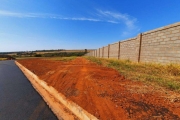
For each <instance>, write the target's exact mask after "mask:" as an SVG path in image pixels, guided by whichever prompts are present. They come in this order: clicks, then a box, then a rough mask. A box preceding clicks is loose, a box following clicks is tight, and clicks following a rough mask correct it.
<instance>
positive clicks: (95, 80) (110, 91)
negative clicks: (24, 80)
mask: <svg viewBox="0 0 180 120" xmlns="http://www.w3.org/2000/svg"><path fill="white" fill-rule="evenodd" d="M18 62H19V63H21V64H22V65H24V66H25V67H26V68H28V69H29V70H31V71H32V72H34V73H35V74H36V75H38V76H39V78H40V79H42V80H44V81H45V82H47V84H48V85H49V86H53V87H54V88H55V89H56V90H58V91H59V92H60V93H62V94H64V95H65V96H66V97H67V98H68V99H70V100H72V101H73V102H75V103H77V104H78V105H79V106H81V107H82V108H84V109H85V110H87V111H88V112H89V113H91V114H93V115H94V116H96V117H97V118H99V119H103V120H110V119H111V120H120V119H122V120H125V119H176V120H177V119H180V97H179V98H178V97H177V95H178V94H175V93H173V92H172V91H162V90H159V89H156V88H155V87H153V86H147V85H144V84H142V83H140V82H134V81H130V80H126V79H125V78H124V77H123V76H121V75H120V74H119V73H118V72H117V71H116V70H114V69H110V68H105V67H101V66H98V65H96V64H94V63H91V62H90V61H88V60H86V59H85V58H77V59H75V60H72V61H69V62H62V61H52V60H43V59H29V60H20V61H18ZM172 95H175V96H176V97H173V96H172ZM170 96H172V97H170Z"/></svg>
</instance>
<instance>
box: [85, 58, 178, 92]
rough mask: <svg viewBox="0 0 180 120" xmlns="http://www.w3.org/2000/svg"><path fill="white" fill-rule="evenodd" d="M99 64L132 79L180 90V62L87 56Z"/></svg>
mask: <svg viewBox="0 0 180 120" xmlns="http://www.w3.org/2000/svg"><path fill="white" fill-rule="evenodd" d="M86 58H87V59H89V60H90V61H92V62H95V63H97V64H99V65H102V66H106V67H110V68H113V69H116V70H118V71H119V73H120V74H121V75H123V76H125V77H126V78H127V79H130V80H138V81H142V82H145V83H150V84H151V83H153V84H155V85H159V86H162V87H165V88H167V89H171V90H175V91H179V92H180V64H167V65H162V64H155V63H136V62H131V61H129V60H115V59H103V58H95V57H86Z"/></svg>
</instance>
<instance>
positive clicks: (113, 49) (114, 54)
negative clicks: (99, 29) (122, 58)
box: [109, 42, 119, 58]
mask: <svg viewBox="0 0 180 120" xmlns="http://www.w3.org/2000/svg"><path fill="white" fill-rule="evenodd" d="M118 51H119V42H117V43H114V44H110V47H109V58H118V54H119V52H118Z"/></svg>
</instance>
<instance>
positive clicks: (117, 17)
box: [0, 10, 139, 36]
mask: <svg viewBox="0 0 180 120" xmlns="http://www.w3.org/2000/svg"><path fill="white" fill-rule="evenodd" d="M0 16H7V17H19V18H46V19H59V20H72V21H91V22H108V23H111V24H121V25H122V24H124V25H125V26H126V29H125V30H124V32H123V33H122V35H123V36H124V35H128V33H131V32H132V31H133V30H135V31H137V30H138V29H139V28H138V27H137V26H136V22H137V19H136V18H134V17H132V16H130V15H128V14H122V13H120V12H112V11H102V10H97V11H96V13H95V15H94V16H93V17H66V16H61V15H57V14H46V13H42V14H39V13H18V12H11V11H4V10H0Z"/></svg>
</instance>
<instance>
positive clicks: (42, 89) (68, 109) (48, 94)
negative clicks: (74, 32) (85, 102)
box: [15, 61, 98, 120]
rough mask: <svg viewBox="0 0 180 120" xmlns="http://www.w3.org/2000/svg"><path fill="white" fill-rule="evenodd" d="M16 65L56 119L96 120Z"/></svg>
mask: <svg viewBox="0 0 180 120" xmlns="http://www.w3.org/2000/svg"><path fill="white" fill-rule="evenodd" d="M15 63H16V65H17V66H18V67H19V68H20V69H21V71H22V72H23V73H24V75H25V76H26V77H27V78H28V79H29V81H30V82H31V84H32V86H33V87H34V88H35V89H36V91H37V92H38V93H39V94H40V95H41V96H42V97H43V99H44V100H45V102H46V103H47V104H48V106H49V107H50V108H51V110H52V111H53V112H54V114H55V115H56V116H57V117H58V119H62V118H63V119H65V120H73V119H77V118H79V119H81V120H98V119H97V118H96V117H95V116H93V115H92V114H90V113H88V112H87V111H86V110H84V109H83V108H81V107H80V106H78V105H77V104H76V103H74V102H72V101H70V100H68V99H67V98H66V97H65V96H64V95H63V94H61V93H59V92H58V91H57V90H56V89H54V88H53V87H51V86H48V85H47V84H46V82H44V81H43V80H40V79H39V78H38V76H36V75H35V74H34V73H32V72H31V71H30V70H28V69H27V68H25V67H24V66H23V65H21V64H20V63H18V62H17V61H15Z"/></svg>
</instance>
